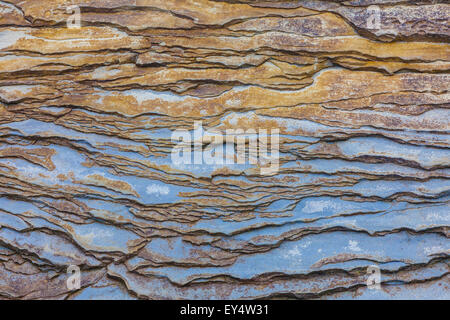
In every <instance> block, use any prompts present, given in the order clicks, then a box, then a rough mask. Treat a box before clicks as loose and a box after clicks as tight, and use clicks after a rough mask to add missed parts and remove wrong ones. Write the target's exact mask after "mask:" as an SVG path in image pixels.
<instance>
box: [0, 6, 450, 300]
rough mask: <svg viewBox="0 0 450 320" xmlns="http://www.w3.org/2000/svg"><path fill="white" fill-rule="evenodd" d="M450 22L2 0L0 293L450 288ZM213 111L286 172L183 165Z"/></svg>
mask: <svg viewBox="0 0 450 320" xmlns="http://www.w3.org/2000/svg"><path fill="white" fill-rule="evenodd" d="M69 5H76V6H78V7H79V8H80V12H81V28H78V29H77V28H68V26H67V21H68V20H70V19H71V17H72V15H73V12H72V11H68V10H67V7H68V6H69ZM374 6H376V7H374ZM449 13H450V5H449V4H447V1H401V0H390V1H387V0H359V1H356V0H355V1H351V0H349V1H290V0H286V1H250V0H248V1H237V0H236V1H209V0H195V1H194V0H183V1H175V0H164V1H159V0H137V1H136V0H134V1H129V0H120V1H116V0H109V1H103V0H73V1H63V0H43V1H31V0H27V1H21V0H7V1H0V182H1V183H0V192H1V194H0V226H1V228H0V274H1V277H0V297H1V298H4V299H137V298H139V299H244V298H245V299H256V298H317V299H348V298H363V299H371V298H389V299H390V298H399V299H415V298H444V299H449V298H450V290H449V282H450V276H449V271H450V270H449V269H450V268H449V260H448V258H449V254H450V243H449V241H448V236H449V225H450V213H449V212H450V210H449V209H450V207H449V200H450V199H449V196H450V193H449V190H450V180H449V178H450V170H449V166H450V152H449V146H450V136H449V129H450V123H449V113H450V112H449V105H450V96H449V92H448V90H449V83H450V81H449V80H450V79H449V69H450V46H449V40H450V38H449V37H450V29H449V26H450V24H449V16H450V15H449ZM369 22H370V23H369ZM372 22H375V24H377V25H376V28H373V25H372V24H371V23H372ZM199 121H202V126H203V129H204V130H211V129H214V130H216V131H220V132H222V133H225V132H226V131H227V130H230V129H244V130H247V129H253V130H255V131H256V132H257V131H258V130H259V129H265V130H267V131H268V132H273V131H271V130H275V129H278V130H279V156H280V159H279V169H278V170H277V171H275V172H272V173H271V174H268V175H264V174H261V166H262V165H261V164H260V163H258V164H252V163H247V162H246V163H244V164H230V163H225V164H214V165H208V164H176V163H174V161H173V159H172V157H171V152H172V151H173V149H174V146H175V142H174V141H173V140H172V139H171V134H172V133H173V132H175V131H176V130H190V131H192V130H193V129H194V126H195V123H198V122H199ZM248 143H249V144H250V141H248ZM203 147H204V148H206V147H207V143H206V144H205V145H204V146H203ZM234 147H235V146H234V145H233V146H232V149H233V150H234ZM233 157H234V155H233ZM71 265H75V266H78V267H79V268H80V270H81V273H80V276H81V277H80V280H81V286H80V288H79V289H75V290H73V289H70V288H68V286H67V280H68V278H69V277H70V273H67V268H68V267H69V266H71ZM373 265H375V266H377V267H379V268H380V272H381V289H380V290H371V289H370V288H369V287H368V286H367V280H368V277H369V275H368V274H367V269H368V267H369V266H373Z"/></svg>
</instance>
